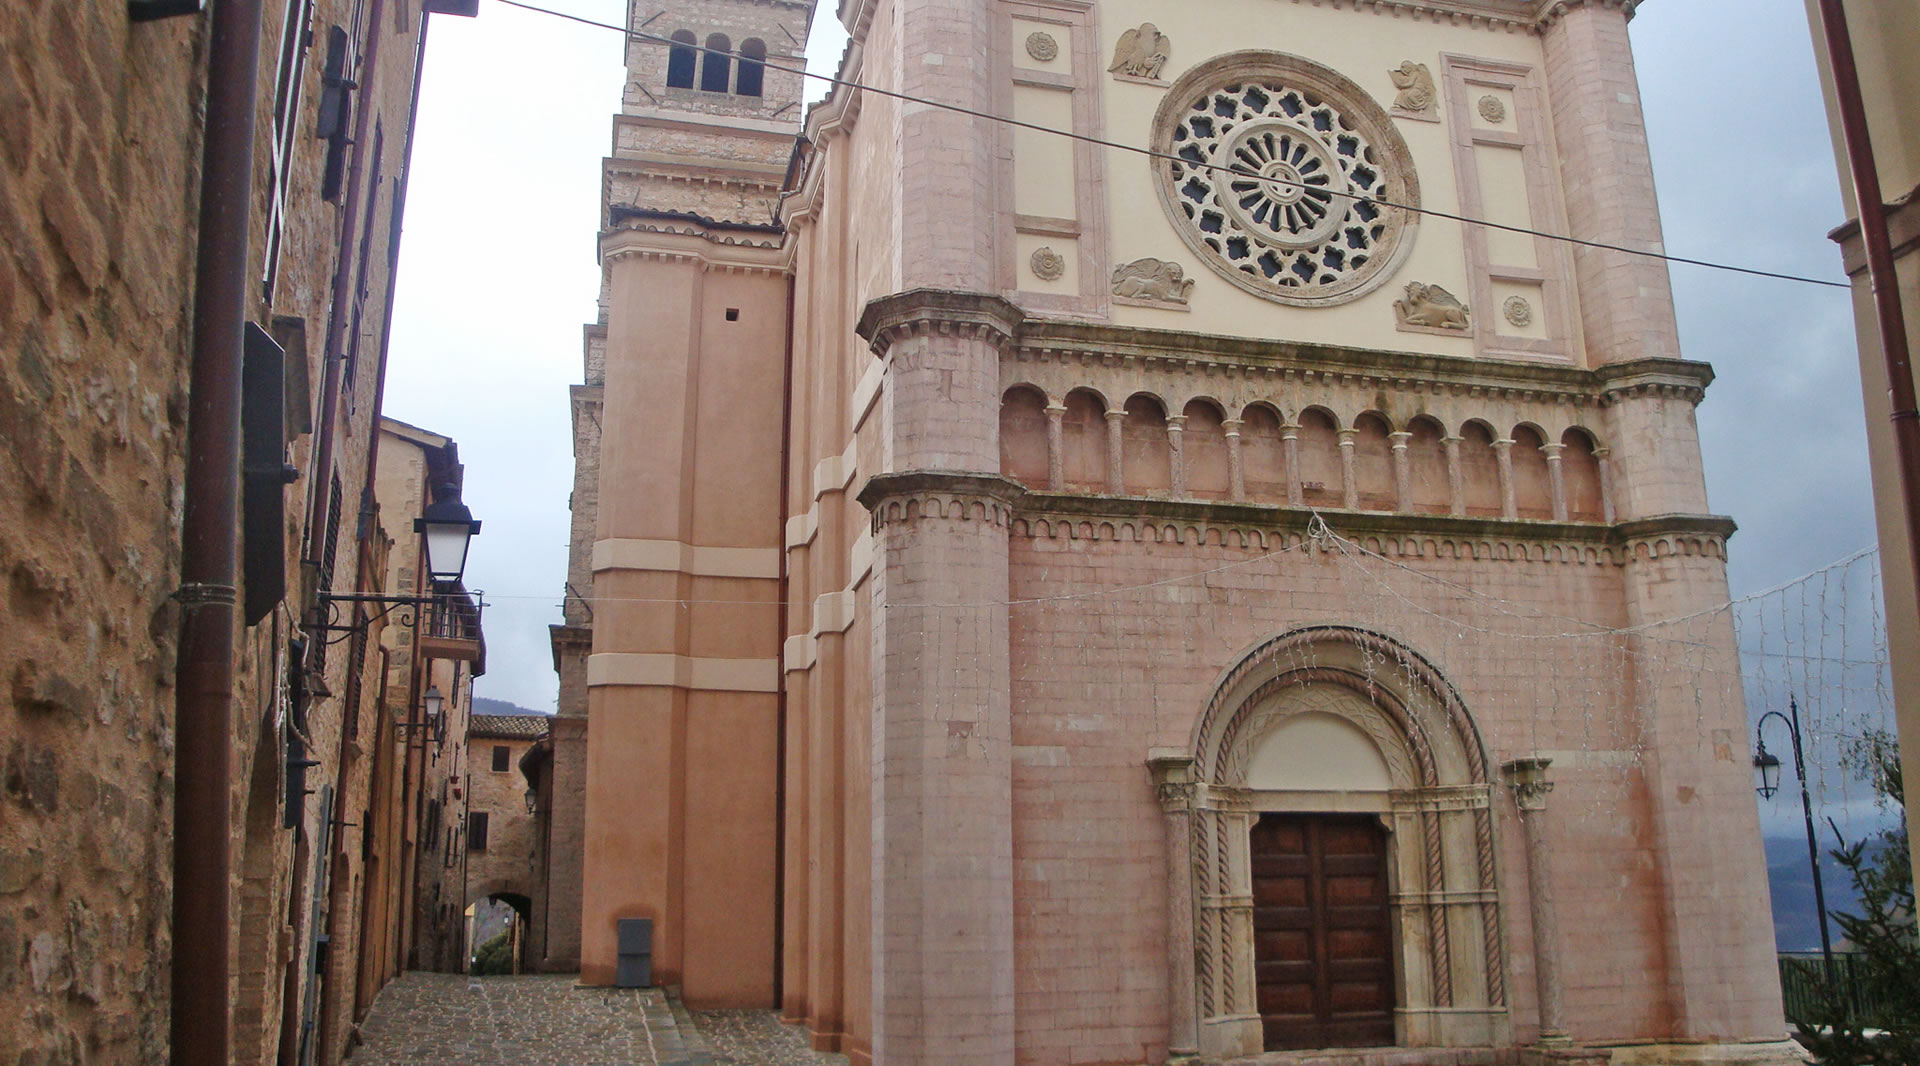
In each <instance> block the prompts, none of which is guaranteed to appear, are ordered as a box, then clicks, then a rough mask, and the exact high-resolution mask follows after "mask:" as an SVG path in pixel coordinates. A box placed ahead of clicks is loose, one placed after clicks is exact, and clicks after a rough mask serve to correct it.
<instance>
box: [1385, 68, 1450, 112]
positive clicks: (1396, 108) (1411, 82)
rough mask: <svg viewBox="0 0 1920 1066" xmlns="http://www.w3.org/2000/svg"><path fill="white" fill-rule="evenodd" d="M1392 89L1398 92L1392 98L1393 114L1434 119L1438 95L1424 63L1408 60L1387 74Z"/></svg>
mask: <svg viewBox="0 0 1920 1066" xmlns="http://www.w3.org/2000/svg"><path fill="white" fill-rule="evenodd" d="M1387 76H1388V77H1390V78H1392V79H1393V87H1394V88H1396V89H1398V90H1400V92H1399V94H1398V95H1396V96H1395V97H1394V98H1393V113H1394V114H1396V115H1399V116H1401V117H1403V118H1434V119H1437V118H1438V117H1439V116H1438V115H1437V114H1436V111H1437V109H1436V108H1435V106H1434V105H1435V103H1436V102H1437V101H1438V99H1439V96H1440V93H1439V91H1438V90H1437V89H1435V88H1434V86H1433V72H1432V71H1430V70H1428V69H1427V65H1426V64H1425V63H1415V62H1414V61H1413V60H1411V59H1409V60H1407V61H1406V62H1404V63H1402V64H1400V65H1399V66H1398V67H1396V68H1395V69H1393V70H1390V71H1388V72H1387Z"/></svg>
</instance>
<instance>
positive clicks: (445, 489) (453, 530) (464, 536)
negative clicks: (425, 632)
mask: <svg viewBox="0 0 1920 1066" xmlns="http://www.w3.org/2000/svg"><path fill="white" fill-rule="evenodd" d="M436 495H438V497H439V498H438V499H436V500H435V501H434V502H433V503H432V504H430V505H429V506H428V507H427V509H426V511H425V512H424V513H423V514H422V515H421V516H420V517H419V518H416V519H414V520H413V531H414V532H415V533H418V534H420V536H421V539H422V541H423V545H422V547H423V551H422V555H423V558H422V560H421V568H422V569H424V570H426V572H427V577H428V578H430V579H431V580H432V581H434V582H435V583H436V584H452V583H453V582H455V581H458V580H460V575H461V573H463V572H464V571H465V570H466V569H467V546H468V544H470V543H472V541H473V535H474V534H475V533H478V532H480V523H479V522H477V521H475V520H474V517H473V512H472V511H469V510H467V505H466V504H464V503H461V502H460V494H459V490H458V489H456V488H454V486H452V485H450V484H449V485H444V486H442V487H441V489H440V491H439V493H437V494H436Z"/></svg>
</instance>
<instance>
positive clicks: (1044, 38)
mask: <svg viewBox="0 0 1920 1066" xmlns="http://www.w3.org/2000/svg"><path fill="white" fill-rule="evenodd" d="M1027 54H1028V55H1030V56H1032V57H1033V58H1034V59H1036V60H1038V61H1039V62H1042V63H1051V62H1053V61H1054V60H1055V59H1058V58H1059V56H1060V42H1059V41H1056V40H1054V39H1053V34H1051V33H1046V32H1043V31H1041V30H1035V31H1033V32H1032V33H1029V34H1027Z"/></svg>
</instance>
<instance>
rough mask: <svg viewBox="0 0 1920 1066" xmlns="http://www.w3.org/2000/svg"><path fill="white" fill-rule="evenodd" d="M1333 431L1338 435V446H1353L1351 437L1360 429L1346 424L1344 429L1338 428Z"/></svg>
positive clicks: (1355, 435)
mask: <svg viewBox="0 0 1920 1066" xmlns="http://www.w3.org/2000/svg"><path fill="white" fill-rule="evenodd" d="M1334 432H1335V433H1338V434H1339V435H1340V447H1342V448H1351V447H1353V438H1355V437H1357V436H1359V435H1360V431H1359V430H1357V429H1354V428H1353V427H1352V426H1348V427H1347V428H1346V429H1338V430H1335V431H1334Z"/></svg>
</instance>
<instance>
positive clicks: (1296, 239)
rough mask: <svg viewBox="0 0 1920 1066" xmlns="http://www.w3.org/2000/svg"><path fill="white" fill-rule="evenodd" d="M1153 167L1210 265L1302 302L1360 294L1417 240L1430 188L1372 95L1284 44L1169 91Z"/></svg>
mask: <svg viewBox="0 0 1920 1066" xmlns="http://www.w3.org/2000/svg"><path fill="white" fill-rule="evenodd" d="M1154 149H1155V150H1156V151H1158V152H1160V153H1162V154H1163V156H1171V157H1173V158H1172V160H1170V161H1169V160H1166V159H1164V158H1161V159H1156V160H1154V161H1153V163H1152V164H1151V165H1152V166H1153V167H1154V171H1155V176H1156V178H1157V186H1158V192H1159V194H1160V199H1161V203H1162V205H1163V206H1164V207H1165V208H1166V210H1167V213H1168V214H1169V215H1170V216H1171V217H1172V218H1173V220H1174V228H1175V229H1176V230H1177V231H1178V232H1179V233H1180V237H1181V239H1182V240H1183V241H1185V242H1186V244H1187V246H1188V247H1189V248H1191V249H1192V250H1193V251H1194V253H1195V254H1196V255H1198V256H1199V257H1200V259H1201V261H1202V262H1204V263H1205V264H1206V265H1207V267H1208V269H1210V270H1212V271H1214V272H1215V273H1217V274H1219V275H1220V276H1222V277H1224V278H1226V279H1227V280H1228V281H1230V282H1232V283H1233V284H1235V285H1237V286H1239V287H1240V288H1242V289H1245V290H1246V291H1248V292H1251V293H1253V294H1255V295H1257V296H1261V297H1264V298H1266V299H1269V300H1273V301H1275V302H1277V303H1284V304H1292V305H1294V306H1298V307H1326V306H1332V305H1335V304H1341V303H1346V302H1348V301H1350V300H1354V299H1357V298H1358V297H1360V296H1361V295H1363V294H1365V293H1366V292H1368V291H1370V290H1372V289H1373V288H1376V287H1377V286H1379V285H1380V284H1381V283H1383V282H1384V281H1386V280H1387V278H1389V277H1391V276H1392V274H1393V271H1394V270H1395V269H1396V268H1397V267H1398V265H1399V263H1400V262H1401V261H1402V260H1403V259H1404V258H1405V256H1406V255H1407V253H1408V252H1409V251H1410V250H1411V249H1412V246H1413V236H1414V232H1415V229H1416V227H1417V216H1415V215H1413V213H1412V212H1408V211H1404V210H1400V209H1398V208H1393V207H1386V206H1383V202H1386V203H1394V204H1404V205H1407V206H1409V207H1418V206H1419V203H1420V186H1419V181H1418V179H1417V177H1416V176H1415V174H1414V169H1413V157H1412V154H1411V153H1410V152H1409V151H1408V149H1407V145H1406V141H1405V140H1403V139H1402V138H1401V136H1400V133H1399V131H1397V130H1395V129H1394V128H1393V123H1392V121H1391V120H1390V119H1389V118H1388V117H1387V113H1386V112H1385V111H1384V110H1382V109H1381V107H1380V105H1379V104H1377V103H1375V102H1374V100H1373V98H1372V97H1370V96H1368V95H1367V93H1366V91H1365V90H1363V89H1361V88H1360V87H1359V86H1358V85H1355V84H1354V83H1353V82H1351V81H1349V80H1348V79H1347V78H1345V77H1343V76H1342V75H1340V74H1338V73H1336V72H1334V71H1332V70H1329V69H1328V68H1326V67H1323V66H1321V65H1319V64H1318V63H1314V62H1312V61H1310V60H1306V59H1302V58H1300V57H1299V56H1293V55H1288V54H1286V53H1283V52H1235V53H1232V54H1229V55H1226V56H1222V57H1220V58H1217V59H1214V60H1212V61H1210V62H1207V63H1203V64H1201V65H1200V66H1199V67H1196V68H1195V69H1194V70H1192V71H1190V72H1188V73H1187V74H1186V75H1185V76H1183V77H1182V78H1181V79H1180V80H1179V81H1178V82H1176V83H1175V84H1174V86H1173V87H1172V88H1171V89H1170V90H1169V91H1168V93H1167V96H1166V98H1165V100H1164V101H1163V102H1162V103H1161V106H1160V111H1159V113H1158V115H1157V116H1156V117H1155V120H1154Z"/></svg>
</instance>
